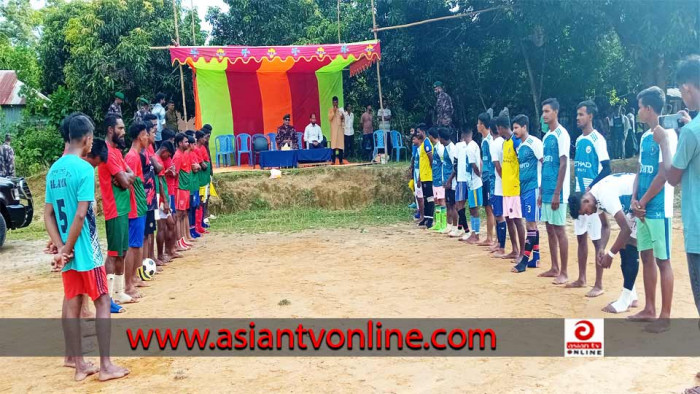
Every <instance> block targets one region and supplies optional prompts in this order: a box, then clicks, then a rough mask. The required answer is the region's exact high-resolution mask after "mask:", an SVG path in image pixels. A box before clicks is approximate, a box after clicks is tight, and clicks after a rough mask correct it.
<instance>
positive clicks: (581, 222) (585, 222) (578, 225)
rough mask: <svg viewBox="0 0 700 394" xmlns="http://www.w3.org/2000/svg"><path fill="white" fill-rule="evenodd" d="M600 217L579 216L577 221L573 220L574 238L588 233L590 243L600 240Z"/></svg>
mask: <svg viewBox="0 0 700 394" xmlns="http://www.w3.org/2000/svg"><path fill="white" fill-rule="evenodd" d="M600 228H601V224H600V216H598V214H597V213H594V214H592V215H579V217H578V219H575V220H574V233H575V234H576V236H579V235H583V234H586V233H588V236H589V237H591V240H592V241H597V240H599V239H600Z"/></svg>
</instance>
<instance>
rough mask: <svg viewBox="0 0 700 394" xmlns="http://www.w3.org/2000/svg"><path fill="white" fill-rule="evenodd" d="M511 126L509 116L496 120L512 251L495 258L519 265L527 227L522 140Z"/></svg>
mask: <svg viewBox="0 0 700 394" xmlns="http://www.w3.org/2000/svg"><path fill="white" fill-rule="evenodd" d="M510 126H511V124H510V118H509V117H508V115H505V114H503V115H499V116H498V118H496V127H498V133H499V134H500V135H501V137H502V138H503V152H502V153H501V179H502V183H501V184H502V187H503V216H505V217H506V225H507V226H508V235H509V236H510V243H511V246H512V251H511V252H510V253H509V254H505V253H503V254H499V255H496V256H495V257H500V258H503V259H507V260H513V261H514V262H515V263H517V262H519V261H520V259H521V258H522V256H523V255H522V252H523V249H524V248H525V226H524V225H523V219H522V217H523V214H522V208H521V206H520V163H518V153H517V152H518V147H519V146H520V140H519V139H518V138H517V137H515V136H514V135H513V130H511V128H510Z"/></svg>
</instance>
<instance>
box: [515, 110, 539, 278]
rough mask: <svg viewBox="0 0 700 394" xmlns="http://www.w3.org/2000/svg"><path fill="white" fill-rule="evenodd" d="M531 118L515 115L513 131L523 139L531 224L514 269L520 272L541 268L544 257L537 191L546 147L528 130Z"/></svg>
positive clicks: (526, 214) (523, 200)
mask: <svg viewBox="0 0 700 394" xmlns="http://www.w3.org/2000/svg"><path fill="white" fill-rule="evenodd" d="M529 121H530V120H529V119H528V117H527V116H525V115H518V116H516V117H515V119H513V133H514V134H515V136H516V137H517V138H518V139H519V140H520V141H522V143H521V144H520V147H519V148H518V163H519V164H520V205H521V208H522V214H523V215H522V216H523V218H524V219H525V221H526V227H527V240H526V241H525V247H524V249H525V250H524V251H523V256H522V257H521V258H520V261H519V262H518V264H516V265H515V266H514V267H513V269H512V271H513V272H516V273H517V272H523V271H525V269H526V268H537V267H539V261H540V232H539V230H538V229H537V220H538V219H539V216H540V210H539V208H538V207H537V194H538V191H539V188H540V172H541V171H542V160H543V157H544V153H543V149H544V148H543V147H542V141H540V139H539V138H537V137H534V136H531V135H530V133H529V132H528V124H529ZM530 257H532V258H530Z"/></svg>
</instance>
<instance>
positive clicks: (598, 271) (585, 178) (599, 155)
mask: <svg viewBox="0 0 700 394" xmlns="http://www.w3.org/2000/svg"><path fill="white" fill-rule="evenodd" d="M597 112H598V107H596V105H595V103H594V102H593V101H590V100H587V101H583V102H581V103H580V104H579V105H578V109H577V114H576V124H577V125H578V127H579V128H581V130H582V134H581V135H580V136H579V137H578V138H577V139H576V155H575V156H574V174H575V177H576V180H575V183H576V189H575V190H576V192H577V193H585V192H587V191H588V190H590V188H591V187H593V185H595V184H596V183H598V181H600V180H601V179H603V178H605V177H606V176H607V175H609V174H610V156H608V146H607V143H606V142H605V138H604V137H603V136H602V135H601V134H600V133H598V131H597V130H595V129H594V128H593V119H594V117H595V115H596V114H597ZM600 228H601V224H600V217H598V215H590V216H588V215H579V217H578V218H577V219H576V220H574V233H575V234H576V240H577V242H578V279H577V280H576V281H575V282H572V283H567V284H566V287H568V288H574V287H584V286H586V264H587V263H588V237H590V238H591V241H593V246H594V247H595V255H596V256H597V255H598V254H599V253H600V250H601V245H600ZM601 294H603V268H602V267H601V266H599V265H598V264H596V265H595V284H594V285H593V288H592V289H591V290H590V291H589V292H588V293H587V294H586V297H598V296H599V295H601Z"/></svg>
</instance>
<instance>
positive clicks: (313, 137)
mask: <svg viewBox="0 0 700 394" xmlns="http://www.w3.org/2000/svg"><path fill="white" fill-rule="evenodd" d="M310 120H311V123H309V125H308V126H306V129H305V130H304V141H306V143H307V144H308V148H309V149H318V148H325V144H324V141H323V133H322V132H321V126H319V125H318V123H316V114H311V118H310Z"/></svg>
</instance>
